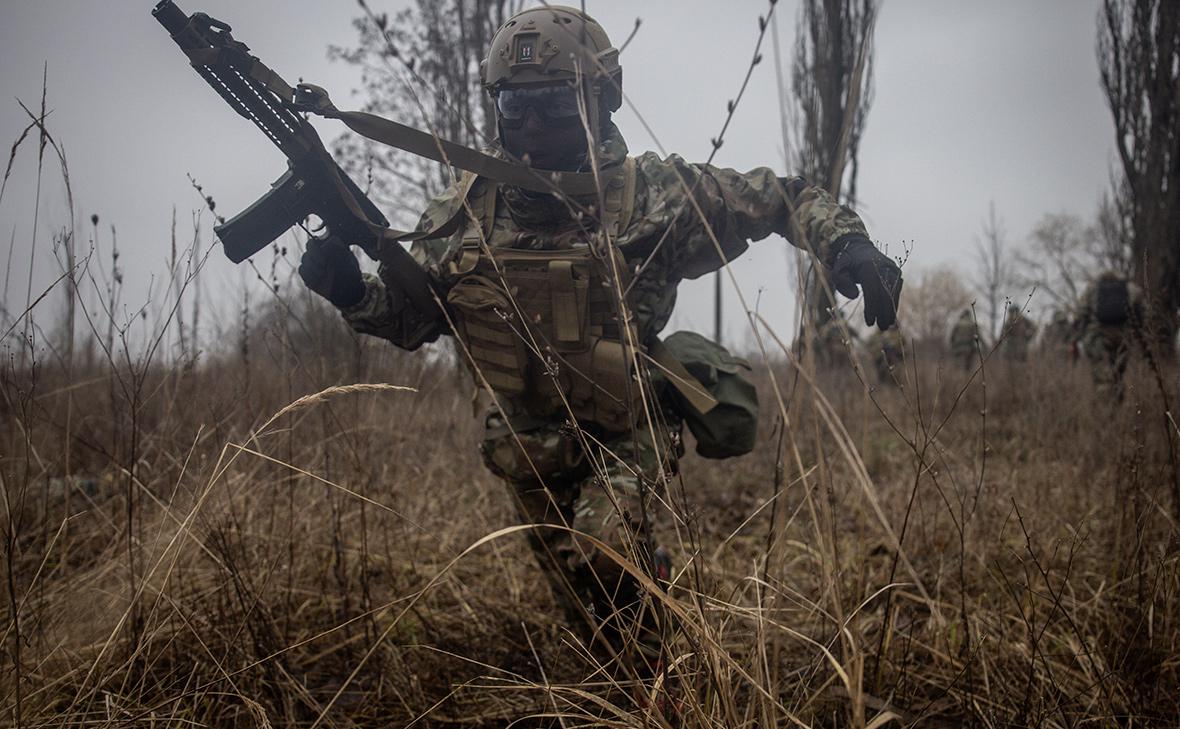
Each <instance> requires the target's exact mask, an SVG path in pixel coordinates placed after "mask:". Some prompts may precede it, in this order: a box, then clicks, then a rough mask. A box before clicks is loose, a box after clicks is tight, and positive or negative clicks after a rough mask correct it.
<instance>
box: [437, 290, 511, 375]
mask: <svg viewBox="0 0 1180 729" xmlns="http://www.w3.org/2000/svg"><path fill="white" fill-rule="evenodd" d="M447 303H448V304H449V305H450V306H451V307H452V309H454V310H455V311H456V313H457V314H458V315H457V316H456V317H455V319H456V326H457V327H458V329H459V335H460V337H461V338H462V340H463V342H464V343H465V344H466V345H467V350H468V353H469V354H470V355H471V360H472V363H473V364H474V366H475V367H476V368H477V369H478V371H479V373H480V374H482V375H483V377H484V379H486V380H487V381H488V384H489V385H491V387H492V389H493V390H496V391H497V392H503V393H505V394H508V395H519V394H521V393H523V392H524V391H525V384H526V383H525V369H526V367H527V366H528V351H527V350H526V349H525V342H524V338H523V331H521V330H522V327H521V325H520V321H519V319H518V318H517V317H516V315H515V309H514V308H513V306H512V302H511V301H510V300H509V297H508V293H507V292H505V291H504V289H502V288H501V287H500V286H499V285H497V284H496V282H494V281H492V280H491V279H489V278H487V277H486V276H480V275H478V274H468V275H466V276H464V277H463V278H461V279H460V280H459V282H458V283H456V284H455V285H454V286H452V287H451V290H450V291H449V292H448V293H447Z"/></svg>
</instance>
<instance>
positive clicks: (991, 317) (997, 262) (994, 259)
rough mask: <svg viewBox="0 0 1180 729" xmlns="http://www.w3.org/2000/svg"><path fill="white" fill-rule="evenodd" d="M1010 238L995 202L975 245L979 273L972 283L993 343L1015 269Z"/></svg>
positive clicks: (976, 271)
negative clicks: (1009, 246)
mask: <svg viewBox="0 0 1180 729" xmlns="http://www.w3.org/2000/svg"><path fill="white" fill-rule="evenodd" d="M1007 235H1008V234H1007V231H1005V230H1004V223H1003V221H1001V220H1000V219H999V217H997V216H996V204H995V203H994V202H993V203H991V204H990V205H989V206H988V212H987V219H986V220H984V221H983V231H982V235H981V236H980V237H979V238H978V239H976V241H975V263H976V270H975V278H974V281H973V282H972V283H973V285H974V287H975V290H976V291H977V292H978V293H979V295H980V298H982V299H983V303H984V306H985V307H986V310H987V326H988V329H987V332H988V335H989V336H990V337H991V338H992V339H995V338H996V336H997V335H998V334H999V327H1000V323H1001V317H1002V316H1003V313H1004V304H1005V301H1006V300H1007V298H1008V286H1009V285H1010V283H1011V281H1012V268H1011V265H1010V264H1009V262H1008V257H1007V251H1006V250H1005V249H1006V248H1007V243H1006V239H1007Z"/></svg>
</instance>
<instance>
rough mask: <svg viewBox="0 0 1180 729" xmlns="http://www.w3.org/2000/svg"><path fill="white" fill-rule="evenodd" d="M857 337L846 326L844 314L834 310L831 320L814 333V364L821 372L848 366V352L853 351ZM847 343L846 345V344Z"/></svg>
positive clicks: (854, 332)
mask: <svg viewBox="0 0 1180 729" xmlns="http://www.w3.org/2000/svg"><path fill="white" fill-rule="evenodd" d="M858 340H859V337H858V336H857V334H856V331H855V330H854V329H852V328H851V327H849V326H848V322H847V321H846V320H845V319H844V312H843V311H841V310H840V309H835V310H834V311H833V312H832V318H831V319H828V320H827V321H826V322H824V323H823V324H821V325H820V327H819V330H818V331H816V333H815V364H816V366H817V367H818V368H820V369H823V370H831V369H836V368H839V367H840V366H841V365H842V364H843V365H847V364H848V352H849V350H850V349H855V347H856V345H857V342H858ZM846 342H847V343H846Z"/></svg>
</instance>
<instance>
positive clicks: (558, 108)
mask: <svg viewBox="0 0 1180 729" xmlns="http://www.w3.org/2000/svg"><path fill="white" fill-rule="evenodd" d="M529 107H532V110H533V112H534V113H535V114H536V115H537V116H538V117H540V118H541V120H542V121H545V122H560V121H567V120H570V119H574V118H576V117H577V116H578V94H577V91H575V90H574V89H573V88H571V87H569V86H543V87H540V88H536V87H534V88H528V87H524V88H514V89H504V90H502V91H500V92H499V94H497V95H496V109H497V110H498V111H499V112H500V119H501V120H504V121H508V122H522V121H524V117H525V113H526V111H527V109H529Z"/></svg>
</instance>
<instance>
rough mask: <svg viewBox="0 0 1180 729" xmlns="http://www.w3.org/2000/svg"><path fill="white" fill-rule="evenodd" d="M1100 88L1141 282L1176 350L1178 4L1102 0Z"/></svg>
mask: <svg viewBox="0 0 1180 729" xmlns="http://www.w3.org/2000/svg"><path fill="white" fill-rule="evenodd" d="M1098 64H1099V68H1100V71H1101V80H1102V90H1103V91H1104V92H1105V94H1106V101H1107V104H1108V105H1109V107H1110V112H1111V116H1112V117H1113V120H1114V128H1115V147H1116V149H1117V150H1118V155H1119V161H1120V162H1121V164H1122V171H1123V175H1124V179H1125V185H1120V186H1119V188H1118V190H1119V193H1120V194H1121V196H1122V197H1124V200H1123V203H1124V204H1125V206H1126V213H1127V219H1128V223H1129V228H1128V230H1129V233H1130V242H1131V249H1132V251H1133V253H1134V256H1133V260H1134V269H1135V277H1136V279H1137V280H1138V281H1139V282H1140V283H1141V284H1142V285H1143V287H1144V290H1145V291H1146V292H1147V294H1148V299H1149V302H1148V305H1149V308H1150V317H1151V322H1152V326H1151V332H1152V336H1153V338H1155V339H1156V341H1158V342H1159V343H1160V344H1161V345H1162V346H1163V349H1164V350H1165V351H1167V352H1171V351H1172V343H1173V341H1174V339H1175V335H1176V330H1177V325H1178V316H1177V309H1178V308H1180V96H1178V94H1177V88H1180V3H1176V2H1174V1H1173V0H1103V3H1102V9H1101V11H1100V13H1099V18H1098Z"/></svg>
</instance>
